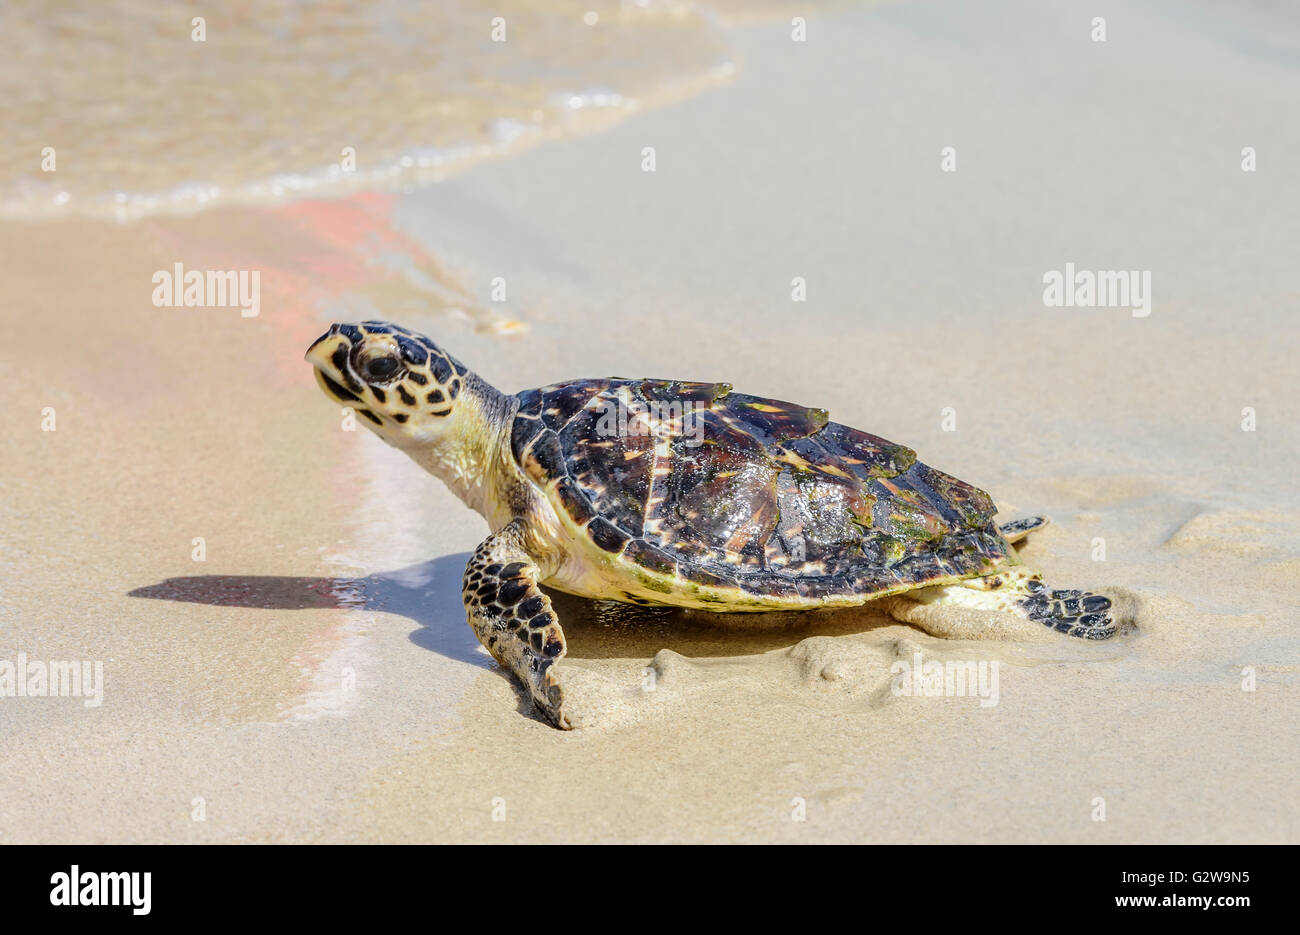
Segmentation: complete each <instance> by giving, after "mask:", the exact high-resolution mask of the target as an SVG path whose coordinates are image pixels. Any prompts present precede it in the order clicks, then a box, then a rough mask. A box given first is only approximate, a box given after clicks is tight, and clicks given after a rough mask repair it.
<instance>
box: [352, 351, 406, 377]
mask: <svg viewBox="0 0 1300 935" xmlns="http://www.w3.org/2000/svg"><path fill="white" fill-rule="evenodd" d="M401 366H402V365H401V364H399V363H398V362H397V358H396V357H390V356H388V355H384V356H382V357H370V358H367V359H366V360H363V361H362V362H361V375H362V376H363V377H365V378H366V379H367V380H374V381H383V380H389V379H391V378H392V377H394V376H396V374H397V371H398V370H400V369H401Z"/></svg>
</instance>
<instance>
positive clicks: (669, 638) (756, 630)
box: [127, 552, 898, 677]
mask: <svg viewBox="0 0 1300 935" xmlns="http://www.w3.org/2000/svg"><path fill="white" fill-rule="evenodd" d="M469 558H470V553H468V552H462V553H459V554H455V555H444V556H442V557H440V558H435V559H432V560H430V561H427V562H420V563H417V564H415V565H408V566H406V567H405V568H399V569H395V570H393V571H385V572H376V573H374V574H370V575H366V576H364V577H360V578H347V577H336V578H330V577H293V576H283V575H192V576H186V577H179V578H168V579H166V580H164V581H160V582H158V583H157V584H151V585H146V586H143V587H139V588H135V589H134V590H132V591H129V592H128V595H127V596H129V597H138V598H148V599H152V600H167V601H179V602H183V603H190V604H207V605H210V606H218V607H249V608H257V609H266V610H314V609H323V610H328V609H337V610H368V611H376V612H380V613H388V614H400V615H402V616H404V617H406V618H408V619H409V620H411V621H412V622H413V623H415V624H417V625H418V628H417V629H416V630H414V631H412V632H411V633H410V635H409V636H408V639H409V640H410V641H411V642H412V643H414V644H415V645H416V646H419V647H421V648H422V649H427V650H429V651H430V652H435V653H438V654H440V655H442V656H445V657H447V658H449V659H455V660H458V661H460V662H467V663H470V664H472V665H475V666H478V667H480V668H489V669H496V668H498V667H497V666H495V665H494V663H493V662H492V659H491V657H490V656H488V655H487V653H486V651H485V650H483V649H482V647H480V646H479V643H478V640H477V639H476V638H475V636H474V634H473V632H472V631H471V630H470V628H469V627H468V626H467V625H466V623H465V607H464V604H463V603H462V600H461V577H462V576H463V574H464V571H465V563H466V562H468V561H469ZM546 592H547V594H548V595H550V598H551V601H552V603H553V605H554V607H555V612H556V614H557V615H558V616H559V618H560V625H561V627H562V628H563V630H564V636H565V643H566V644H567V647H568V651H567V653H566V654H565V655H566V656H567V657H568V658H572V659H593V660H594V659H628V658H631V659H637V658H646V659H649V658H652V657H653V656H654V655H655V654H656V653H658V652H659V651H660V650H661V649H670V650H672V651H673V652H676V653H679V654H681V655H683V656H686V657H688V658H705V657H725V656H747V655H760V654H762V653H766V652H771V651H772V650H776V649H787V648H789V647H791V646H793V645H794V644H796V643H798V642H799V641H800V640H803V639H806V638H807V637H809V636H822V635H826V636H844V635H847V634H850V633H862V632H865V631H868V630H873V629H876V628H878V627H884V626H897V625H898V622H897V621H895V620H893V619H892V618H890V617H888V616H887V615H886V614H884V613H883V612H882V611H879V610H874V609H871V608H869V607H857V608H848V609H844V610H834V611H817V610H814V611H806V612H800V613H765V614H715V613H708V612H704V611H694V610H683V609H679V608H673V607H645V606H640V605H637V604H624V603H620V602H617V601H595V600H588V599H587V598H581V597H575V596H573V595H571V594H564V593H562V592H559V591H554V590H551V589H546ZM502 674H503V675H504V676H506V677H509V674H508V673H505V672H504V670H502Z"/></svg>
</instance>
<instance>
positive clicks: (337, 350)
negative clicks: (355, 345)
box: [303, 325, 359, 403]
mask: <svg viewBox="0 0 1300 935" xmlns="http://www.w3.org/2000/svg"><path fill="white" fill-rule="evenodd" d="M351 347H352V343H351V342H350V341H349V340H348V339H347V337H346V336H345V335H342V334H340V333H339V326H338V325H334V326H333V327H331V328H330V330H329V331H327V332H325V333H324V334H322V335H321V336H320V337H319V338H317V339H316V340H315V341H313V342H312V345H311V347H309V348H307V353H306V354H304V355H303V359H304V360H306V361H307V363H309V364H311V365H312V367H313V368H314V371H315V374H316V382H317V384H319V385H320V388H321V389H322V390H324V391H325V394H326V395H327V396H329V397H330V398H332V399H336V400H338V401H339V402H341V403H348V402H359V398H358V397H357V395H356V394H355V393H353V392H351V391H350V390H348V389H347V384H350V383H353V382H354V381H353V380H352V379H351V378H350V377H349V376H348V374H347V373H346V372H344V371H343V370H342V369H341V368H340V366H339V365H338V363H337V361H340V360H343V361H346V360H347V354H348V351H349V350H351Z"/></svg>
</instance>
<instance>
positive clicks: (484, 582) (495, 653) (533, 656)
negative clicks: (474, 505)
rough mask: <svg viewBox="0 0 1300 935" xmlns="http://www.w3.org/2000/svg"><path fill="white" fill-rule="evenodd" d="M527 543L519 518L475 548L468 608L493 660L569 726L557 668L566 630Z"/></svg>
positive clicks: (467, 582)
mask: <svg viewBox="0 0 1300 935" xmlns="http://www.w3.org/2000/svg"><path fill="white" fill-rule="evenodd" d="M524 541H525V535H524V528H523V523H522V522H521V521H519V520H515V521H514V522H512V523H509V524H508V525H506V526H505V527H504V528H503V529H501V530H500V531H498V532H496V533H494V534H492V535H491V536H488V537H487V538H486V539H484V540H483V542H482V543H481V544H480V545H479V547H478V548H477V549H475V550H474V555H473V557H472V558H471V559H470V560H469V564H467V565H466V566H465V578H464V582H463V586H462V593H463V595H464V598H465V610H466V613H467V615H468V618H469V625H470V627H471V628H472V629H473V630H474V635H475V636H477V637H478V641H479V642H480V643H482V644H483V645H484V646H485V647H486V648H487V651H488V652H490V653H491V654H492V658H494V659H495V660H496V661H497V662H499V663H501V665H503V666H505V667H506V668H507V669H509V670H510V671H511V672H513V673H514V674H515V676H516V677H517V678H518V679H519V681H520V682H522V683H523V685H524V686H525V687H526V688H527V689H528V691H529V694H530V695H531V696H532V699H533V702H534V703H535V704H536V705H537V707H538V708H539V709H540V710H541V711H542V713H543V714H545V715H546V717H547V718H548V719H549V720H550V721H551V723H553V724H554V725H555V726H556V727H561V728H564V729H566V730H567V729H568V728H569V727H571V726H572V725H571V724H569V722H568V719H567V718H566V717H565V715H564V707H563V697H562V695H561V691H560V686H559V685H558V684H557V682H556V680H555V677H554V674H553V673H552V672H551V667H552V666H553V665H555V663H556V662H558V661H559V660H560V659H561V658H562V657H563V656H564V651H565V646H564V633H563V631H562V630H561V629H560V623H559V620H557V619H556V616H555V612H554V611H553V610H551V599H550V598H549V597H547V596H546V595H545V594H543V593H542V591H541V589H540V588H539V587H538V586H537V581H538V579H539V578H540V577H541V576H542V573H541V569H539V568H538V566H537V564H536V563H535V562H534V560H533V558H532V556H530V555H529V554H528V552H527V551H525V549H524V545H523V543H524Z"/></svg>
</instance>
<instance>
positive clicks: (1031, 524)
mask: <svg viewBox="0 0 1300 935" xmlns="http://www.w3.org/2000/svg"><path fill="white" fill-rule="evenodd" d="M1049 522H1051V520H1049V519H1048V518H1047V517H1046V516H1026V517H1025V518H1024V519H1013V520H1012V521H1011V522H1009V523H1003V524H1002V525H1001V526H1000V527H998V532H1000V533H1002V538H1003V539H1006V540H1007V541H1008V542H1019V541H1020V540H1021V539H1023V538H1025V536H1027V535H1029V534H1030V533H1031V532H1037V531H1038V530H1040V529H1042V528H1043V527H1044V526H1046V525H1047V524H1048V523H1049Z"/></svg>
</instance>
